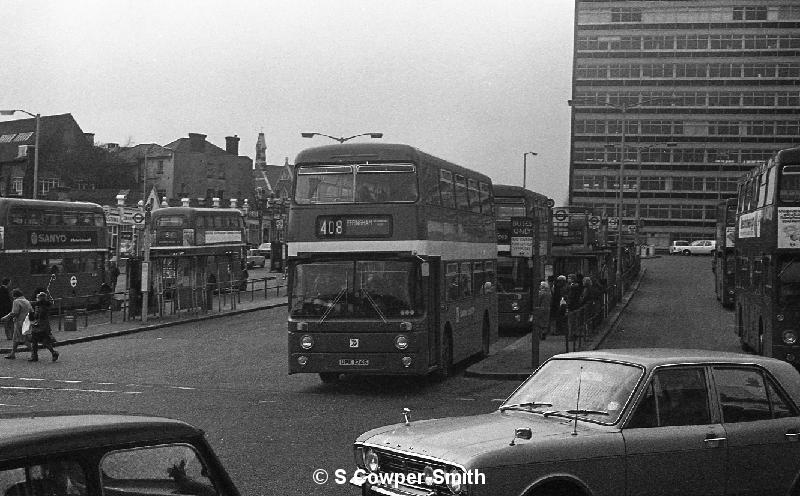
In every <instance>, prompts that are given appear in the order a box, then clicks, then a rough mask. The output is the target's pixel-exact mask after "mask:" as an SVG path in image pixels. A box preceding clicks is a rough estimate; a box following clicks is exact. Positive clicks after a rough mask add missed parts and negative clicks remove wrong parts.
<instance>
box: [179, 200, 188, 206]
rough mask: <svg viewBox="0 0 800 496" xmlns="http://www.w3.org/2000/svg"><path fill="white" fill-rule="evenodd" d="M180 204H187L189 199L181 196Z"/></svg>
mask: <svg viewBox="0 0 800 496" xmlns="http://www.w3.org/2000/svg"><path fill="white" fill-rule="evenodd" d="M181 205H182V206H184V207H188V206H189V199H188V198H181Z"/></svg>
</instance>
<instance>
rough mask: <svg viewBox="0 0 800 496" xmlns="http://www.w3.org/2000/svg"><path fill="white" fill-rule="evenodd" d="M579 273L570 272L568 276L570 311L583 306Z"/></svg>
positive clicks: (568, 306) (568, 305)
mask: <svg viewBox="0 0 800 496" xmlns="http://www.w3.org/2000/svg"><path fill="white" fill-rule="evenodd" d="M579 276H580V275H579V274H569V275H568V276H567V308H568V309H569V311H570V312H572V311H575V310H577V309H578V308H580V306H581V303H580V302H581V292H582V291H583V286H581V279H578V277H579Z"/></svg>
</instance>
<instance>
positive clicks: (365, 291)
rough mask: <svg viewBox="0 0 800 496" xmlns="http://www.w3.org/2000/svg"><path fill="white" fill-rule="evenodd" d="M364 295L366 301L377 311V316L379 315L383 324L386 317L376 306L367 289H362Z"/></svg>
mask: <svg viewBox="0 0 800 496" xmlns="http://www.w3.org/2000/svg"><path fill="white" fill-rule="evenodd" d="M364 296H366V297H367V301H369V303H370V304H371V305H372V308H374V309H375V311H376V312H377V313H378V317H380V318H381V320H382V321H383V323H384V324H385V323H386V317H384V315H383V312H381V309H380V308H378V304H377V303H375V300H373V299H372V296H371V295H370V294H369V291H367V290H364Z"/></svg>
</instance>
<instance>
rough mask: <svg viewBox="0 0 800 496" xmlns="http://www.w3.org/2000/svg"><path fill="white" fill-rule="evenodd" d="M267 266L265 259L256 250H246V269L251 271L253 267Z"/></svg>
mask: <svg viewBox="0 0 800 496" xmlns="http://www.w3.org/2000/svg"><path fill="white" fill-rule="evenodd" d="M266 265H267V257H265V256H264V255H262V254H261V253H260V252H259V251H258V250H256V249H250V250H247V268H248V269H252V268H253V267H256V266H258V267H266Z"/></svg>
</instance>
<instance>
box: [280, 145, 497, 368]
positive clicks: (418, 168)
mask: <svg viewBox="0 0 800 496" xmlns="http://www.w3.org/2000/svg"><path fill="white" fill-rule="evenodd" d="M294 167H295V169H294V172H295V185H294V193H293V198H292V203H291V208H290V211H289V231H288V233H287V239H288V252H289V259H288V262H289V263H288V269H289V270H288V292H289V318H288V327H289V374H295V373H302V372H311V373H317V374H319V375H320V378H321V379H322V381H323V382H332V381H335V380H337V379H338V378H339V376H340V374H342V373H345V374H374V375H424V374H428V373H434V372H436V373H438V374H440V375H443V376H444V375H447V374H448V373H449V372H450V371H451V368H452V366H453V364H454V363H457V362H459V361H461V360H463V359H465V358H467V357H470V356H473V355H480V354H486V353H488V351H489V345H490V344H491V342H492V341H493V340H494V339H495V338H496V336H497V294H496V292H495V273H496V259H497V245H496V238H495V236H496V235H495V223H494V216H493V205H492V183H491V180H490V179H489V178H488V177H487V176H485V175H483V174H479V173H477V172H474V171H471V170H469V169H466V168H464V167H460V166H458V165H455V164H452V163H450V162H447V161H445V160H442V159H439V158H436V157H433V156H431V155H428V154H426V153H423V152H421V151H419V150H417V149H416V148H413V147H411V146H408V145H402V144H374V143H354V144H347V143H345V144H340V145H333V146H322V147H318V148H311V149H308V150H305V151H302V152H301V153H300V154H299V155H298V156H297V159H296V162H295V165H294Z"/></svg>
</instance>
